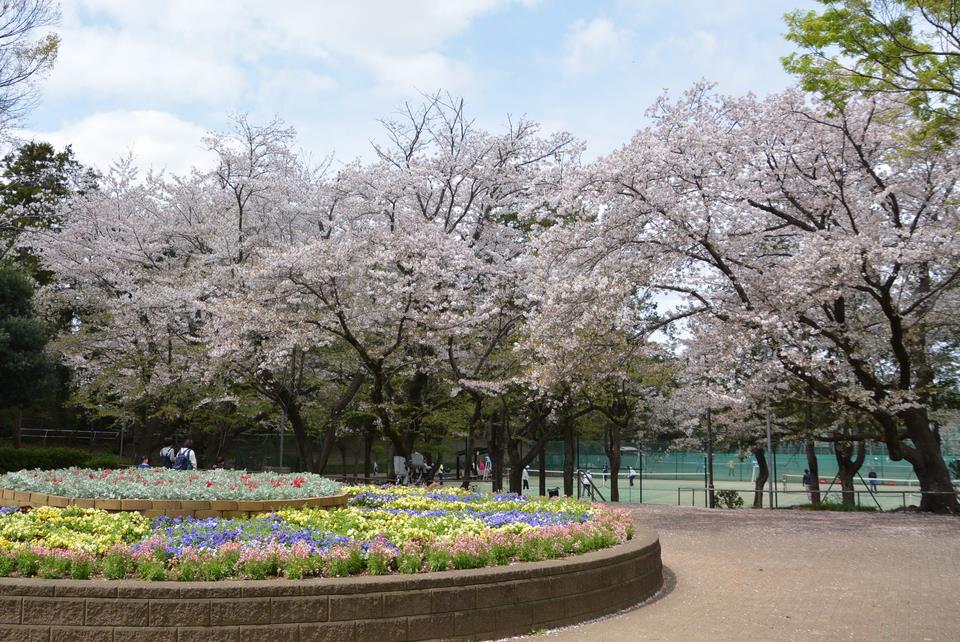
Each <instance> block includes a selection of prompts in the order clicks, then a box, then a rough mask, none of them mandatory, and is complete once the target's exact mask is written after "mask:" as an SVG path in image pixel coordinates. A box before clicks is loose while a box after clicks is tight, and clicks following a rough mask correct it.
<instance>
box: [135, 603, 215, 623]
mask: <svg viewBox="0 0 960 642" xmlns="http://www.w3.org/2000/svg"><path fill="white" fill-rule="evenodd" d="M209 624H210V603H209V602H207V601H204V600H179V599H178V600H150V626H190V625H192V626H207V625H209Z"/></svg>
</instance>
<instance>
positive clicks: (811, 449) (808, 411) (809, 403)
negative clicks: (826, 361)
mask: <svg viewBox="0 0 960 642" xmlns="http://www.w3.org/2000/svg"><path fill="white" fill-rule="evenodd" d="M803 431H804V433H805V434H807V435H812V434H813V389H812V388H811V387H810V386H809V385H808V386H807V398H806V399H805V400H804V403H803ZM805 448H806V451H807V470H809V471H810V488H809V489H806V488H805V489H804V490H809V491H810V502H811V503H813V505H817V504H819V503H820V463H819V462H818V461H817V449H816V444H814V441H813V439H807V441H806V443H805Z"/></svg>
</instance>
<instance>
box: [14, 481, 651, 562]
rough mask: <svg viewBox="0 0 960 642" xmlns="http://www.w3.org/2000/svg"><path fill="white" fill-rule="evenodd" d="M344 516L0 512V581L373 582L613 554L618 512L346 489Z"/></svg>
mask: <svg viewBox="0 0 960 642" xmlns="http://www.w3.org/2000/svg"><path fill="white" fill-rule="evenodd" d="M349 492H350V495H351V500H350V506H349V507H347V508H343V509H335V510H329V511H326V510H317V509H310V508H305V509H288V510H281V511H278V512H276V513H271V514H269V515H262V516H257V517H249V518H236V519H224V518H209V519H197V518H167V517H160V518H157V519H153V520H151V519H148V518H147V517H144V516H143V515H141V514H139V513H136V512H130V513H118V514H110V513H106V512H104V511H99V510H95V509H82V508H77V507H69V508H65V509H57V508H50V507H44V508H37V509H33V510H30V511H25V512H24V511H11V510H10V509H2V510H0V576H4V575H8V576H22V577H29V576H34V575H39V576H41V577H47V578H59V577H73V578H75V579H84V578H88V577H106V578H111V579H118V578H123V577H139V578H143V579H148V580H161V579H176V580H187V581H189V580H218V579H225V578H247V579H263V578H267V577H287V578H302V577H308V576H344V575H352V574H358V573H368V574H373V575H380V574H385V573H392V572H401V573H416V572H421V571H439V570H447V569H464V568H478V567H482V566H493V565H502V564H509V563H511V562H515V561H536V560H545V559H552V558H556V557H562V556H565V555H572V554H577V553H583V552H587V551H591V550H597V549H601V548H606V547H609V546H613V545H615V544H618V543H622V542H624V541H626V540H627V539H629V538H630V537H631V536H632V533H633V524H632V520H631V518H630V515H629V513H628V512H626V511H622V510H617V509H611V508H608V507H605V506H600V505H589V504H585V503H583V502H578V501H574V500H569V499H554V500H549V501H548V500H543V499H539V498H538V499H526V498H522V497H517V496H514V495H504V496H493V497H490V496H481V495H477V494H471V493H469V492H466V491H459V490H450V491H443V492H434V491H426V490H419V489H396V488H384V489H376V488H371V487H365V488H354V489H350V491H349Z"/></svg>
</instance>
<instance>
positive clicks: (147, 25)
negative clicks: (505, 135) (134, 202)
mask: <svg viewBox="0 0 960 642" xmlns="http://www.w3.org/2000/svg"><path fill="white" fill-rule="evenodd" d="M813 4H814V3H813V1H812V0H785V1H784V0H753V1H748V0H714V1H713V2H708V1H706V0H675V1H673V2H670V1H668V0H604V1H597V2H587V1H575V0H394V1H389V0H388V1H381V0H352V1H342V0H319V1H312V2H311V1H295V0H276V1H274V2H265V1H263V0H232V1H231V2H225V1H219V2H214V1H213V0H166V1H164V2H159V3H145V2H139V1H137V0H64V2H63V4H62V9H63V20H62V23H61V25H60V27H59V28H58V32H59V33H60V35H61V38H62V44H61V50H60V57H59V59H58V61H57V65H56V67H55V69H54V70H53V72H52V73H51V74H50V76H49V78H47V79H46V80H45V81H44V83H43V85H42V95H41V99H40V102H39V104H38V106H37V108H36V109H35V110H34V111H33V112H32V113H31V115H30V117H29V118H28V119H27V121H26V122H25V123H24V132H23V135H24V136H26V137H32V138H36V139H44V140H51V141H52V142H54V143H56V144H58V145H64V144H67V143H72V144H73V146H74V151H75V153H76V155H77V157H78V158H79V159H80V160H82V161H84V162H87V163H90V164H94V165H96V166H98V167H101V168H103V167H106V166H107V165H109V163H110V162H112V161H113V160H115V159H116V158H118V157H120V156H122V155H125V154H127V153H133V154H134V156H135V157H136V158H137V159H138V162H140V163H141V164H142V165H144V166H153V167H155V168H161V167H163V168H166V169H168V170H170V171H174V172H179V171H184V170H186V169H187V168H188V167H190V166H192V165H195V164H200V165H203V164H205V163H207V162H209V156H208V155H207V153H206V152H205V151H204V147H203V144H202V142H201V138H202V136H203V134H204V133H205V132H207V131H209V130H222V129H224V128H226V127H227V126H228V117H229V115H230V114H232V113H238V112H243V113H248V114H250V115H251V117H252V118H253V119H254V120H267V119H269V118H271V117H273V116H274V115H279V116H280V117H281V118H283V119H284V120H286V121H287V122H288V123H290V124H291V125H293V126H294V127H295V128H296V129H297V131H298V132H299V143H300V145H301V146H302V147H303V149H304V150H305V151H307V152H309V153H310V154H312V155H314V156H316V157H318V158H319V157H323V156H326V155H327V154H330V153H334V154H335V156H336V158H337V159H339V160H350V159H353V158H355V157H357V156H360V157H364V158H369V157H370V155H371V154H370V151H369V150H370V140H371V139H375V138H377V137H379V136H380V131H381V130H380V125H379V124H378V122H377V119H378V118H382V117H388V116H390V115H391V113H392V112H393V111H394V110H395V109H396V108H397V107H398V106H399V105H401V104H402V103H403V101H405V100H412V101H416V100H419V94H418V92H433V91H436V90H445V91H449V92H451V93H453V94H455V95H460V96H463V97H464V98H465V100H466V107H467V111H468V113H469V114H470V115H471V116H472V117H473V118H475V119H476V120H477V121H479V122H480V123H481V124H482V125H483V126H485V127H487V128H490V129H493V130H497V129H498V128H499V127H500V126H501V125H502V124H503V123H504V122H505V120H506V118H507V116H508V115H513V116H519V115H525V116H527V117H529V118H531V119H534V120H537V121H540V122H541V123H542V124H543V126H544V128H545V129H547V130H559V129H563V130H567V131H570V132H573V133H574V134H576V135H577V136H579V137H581V138H583V139H585V140H586V141H587V143H588V156H590V157H593V156H596V155H600V154H603V153H606V152H609V151H611V150H612V149H614V148H615V147H617V146H618V145H620V144H622V143H624V142H625V141H626V140H628V138H629V136H630V135H631V134H632V133H633V132H634V131H636V130H637V129H639V128H641V127H643V126H644V125H645V123H646V121H645V118H644V112H645V110H646V108H647V107H648V106H649V105H650V104H651V103H652V102H653V100H654V99H655V98H656V96H657V95H658V94H659V93H661V92H662V91H663V90H669V91H671V92H673V93H679V92H680V91H683V90H684V89H685V88H687V87H689V86H690V85H691V84H692V83H694V82H696V81H697V80H699V79H701V78H706V79H708V80H712V81H716V82H717V83H718V84H719V88H720V90H721V91H723V92H725V93H734V94H740V93H745V92H747V91H753V92H754V93H758V94H766V93H769V92H772V91H778V90H780V89H782V88H784V87H786V86H788V85H790V84H791V83H792V82H793V81H792V79H791V78H790V77H789V76H787V75H786V74H785V73H784V72H783V71H782V69H781V68H780V63H779V57H780V56H782V55H784V54H785V53H788V52H789V51H790V45H789V44H788V43H786V42H785V41H784V40H783V36H782V34H783V31H784V24H783V20H782V16H783V14H784V13H786V12H787V11H790V10H792V9H796V8H812V7H813Z"/></svg>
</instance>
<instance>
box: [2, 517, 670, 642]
mask: <svg viewBox="0 0 960 642" xmlns="http://www.w3.org/2000/svg"><path fill="white" fill-rule="evenodd" d="M662 584H663V575H662V566H661V562H660V542H659V540H658V539H657V535H656V533H655V532H653V531H651V530H649V529H646V528H638V529H637V532H636V535H635V536H634V538H633V539H632V540H631V541H629V542H627V543H626V544H623V545H621V546H616V547H614V548H610V549H606V550H603V551H596V552H593V553H587V554H585V555H580V556H577V557H571V558H566V559H562V560H551V561H547V562H530V563H525V564H515V565H513V566H506V567H493V568H483V569H476V570H470V571H448V572H445V573H424V574H421V575H389V576H384V577H369V576H365V577H347V578H321V579H310V580H302V581H294V580H264V581H229V582H190V583H186V582H141V581H128V580H121V581H93V580H91V581H74V580H39V579H22V580H20V579H12V578H6V579H0V641H5V640H17V641H18V642H19V641H24V642H25V641H33V640H36V641H37V642H39V641H41V640H42V641H43V642H60V641H67V640H77V641H79V640H83V641H101V640H102V641H104V642H127V641H128V640H129V641H131V642H133V641H137V642H154V641H156V642H191V641H194V640H196V641H198V642H199V641H204V642H207V641H213V642H218V641H221V640H223V641H230V642H248V641H249V642H252V641H260V640H263V641H264V642H267V641H269V642H274V641H294V642H309V641H314V640H316V641H326V640H330V641H335V642H363V641H366V640H375V641H376V642H388V641H390V640H429V639H447V640H449V639H460V640H467V639H470V640H477V639H490V638H500V637H504V636H509V635H518V634H523V633H528V632H530V631H532V630H535V629H545V628H553V627H557V626H562V625H566V624H572V623H576V622H582V621H585V620H589V619H593V618H595V617H597V616H600V615H604V614H607V613H612V612H615V611H618V610H621V609H623V608H627V607H629V606H633V605H635V604H638V603H640V602H642V601H643V600H645V599H647V598H648V597H650V596H651V595H653V594H654V593H656V592H657V591H658V590H659V589H660V587H661V585H662Z"/></svg>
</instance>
